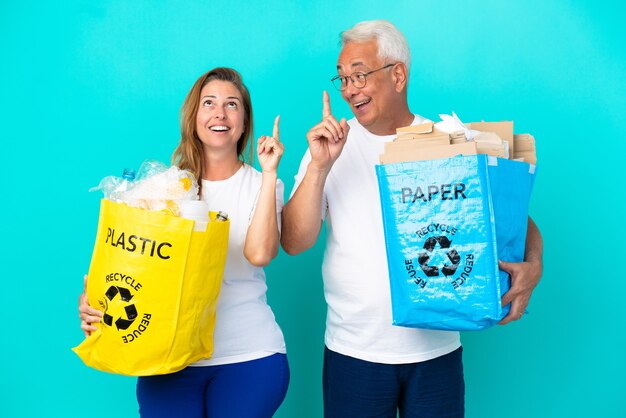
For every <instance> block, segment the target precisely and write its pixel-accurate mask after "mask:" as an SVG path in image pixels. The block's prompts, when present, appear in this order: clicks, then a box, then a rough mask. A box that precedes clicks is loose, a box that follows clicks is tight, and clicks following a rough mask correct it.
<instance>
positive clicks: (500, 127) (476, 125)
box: [467, 120, 515, 155]
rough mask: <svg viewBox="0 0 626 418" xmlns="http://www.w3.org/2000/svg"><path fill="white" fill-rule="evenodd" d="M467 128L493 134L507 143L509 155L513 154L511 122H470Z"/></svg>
mask: <svg viewBox="0 0 626 418" xmlns="http://www.w3.org/2000/svg"><path fill="white" fill-rule="evenodd" d="M467 127H468V128H470V129H474V130H476V131H481V132H493V133H495V134H497V135H498V136H499V137H500V138H502V139H503V140H505V141H506V142H508V143H509V155H513V153H514V152H515V144H514V141H513V121H512V120H511V121H502V122H471V123H468V124H467Z"/></svg>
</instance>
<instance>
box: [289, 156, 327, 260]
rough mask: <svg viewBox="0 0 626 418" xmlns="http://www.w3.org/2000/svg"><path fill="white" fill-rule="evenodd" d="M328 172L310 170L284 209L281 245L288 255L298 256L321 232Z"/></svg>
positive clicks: (310, 167) (315, 169)
mask: <svg viewBox="0 0 626 418" xmlns="http://www.w3.org/2000/svg"><path fill="white" fill-rule="evenodd" d="M327 176H328V171H326V170H320V169H317V168H315V167H312V165H311V164H309V166H308V167H307V170H306V174H305V175H304V178H303V179H302V182H301V183H300V185H299V186H298V189H297V190H296V192H295V193H294V195H293V196H292V197H291V199H289V201H288V202H287V204H286V205H285V206H284V207H283V212H282V234H281V238H280V243H281V245H282V246H283V249H284V250H285V252H286V253H287V254H290V255H296V254H299V253H301V252H303V251H306V250H308V249H309V248H311V247H312V246H313V244H315V241H317V237H318V236H319V234H320V230H321V229H322V219H321V213H322V193H323V192H324V184H325V183H326V177H327Z"/></svg>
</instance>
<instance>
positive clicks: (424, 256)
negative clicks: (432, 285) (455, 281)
mask: <svg viewBox="0 0 626 418" xmlns="http://www.w3.org/2000/svg"><path fill="white" fill-rule="evenodd" d="M437 245H439V248H441V249H442V250H444V251H445V250H446V249H447V250H448V251H447V252H446V255H447V257H448V260H450V264H447V263H443V266H441V265H430V264H429V262H430V261H431V255H432V254H433V252H434V251H435V250H436V249H437ZM450 245H452V241H450V240H449V239H448V237H446V236H443V235H442V236H437V237H429V238H428V239H426V242H424V252H422V253H420V255H419V256H418V258H417V261H418V263H419V264H420V267H421V268H422V270H423V271H424V274H426V276H428V277H436V276H439V271H440V270H441V273H443V275H444V276H452V275H453V274H454V272H456V269H457V267H458V266H459V263H460V261H461V256H460V255H459V253H458V252H457V251H456V250H455V249H454V248H452V249H450Z"/></svg>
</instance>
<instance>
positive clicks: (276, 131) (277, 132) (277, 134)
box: [272, 115, 280, 140]
mask: <svg viewBox="0 0 626 418" xmlns="http://www.w3.org/2000/svg"><path fill="white" fill-rule="evenodd" d="M279 122H280V115H278V116H276V119H274V130H273V131H272V137H273V138H276V139H278V140H280V129H279V128H278V123H279Z"/></svg>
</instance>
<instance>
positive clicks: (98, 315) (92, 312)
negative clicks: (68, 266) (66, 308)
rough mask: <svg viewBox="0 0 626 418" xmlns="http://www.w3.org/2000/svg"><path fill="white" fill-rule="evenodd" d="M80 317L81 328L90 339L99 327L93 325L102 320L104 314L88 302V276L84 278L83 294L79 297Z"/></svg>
mask: <svg viewBox="0 0 626 418" xmlns="http://www.w3.org/2000/svg"><path fill="white" fill-rule="evenodd" d="M78 316H79V317H80V328H81V329H82V330H83V332H84V333H85V337H89V334H91V333H92V332H93V331H95V330H97V329H98V327H96V326H95V325H91V324H93V323H95V322H100V321H101V320H102V312H101V311H99V310H97V309H94V308H92V307H91V306H89V301H88V300H87V275H86V274H85V277H84V288H83V293H81V294H80V296H79V297H78Z"/></svg>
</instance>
